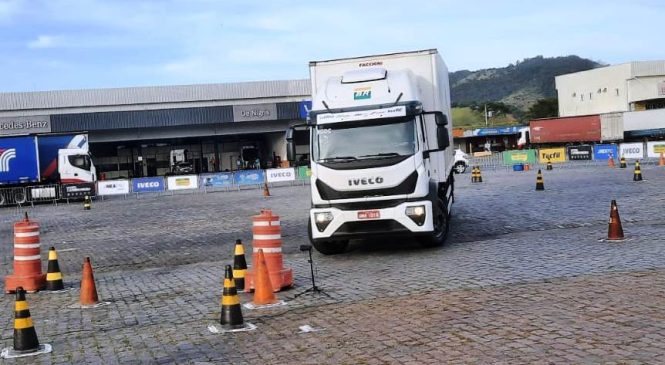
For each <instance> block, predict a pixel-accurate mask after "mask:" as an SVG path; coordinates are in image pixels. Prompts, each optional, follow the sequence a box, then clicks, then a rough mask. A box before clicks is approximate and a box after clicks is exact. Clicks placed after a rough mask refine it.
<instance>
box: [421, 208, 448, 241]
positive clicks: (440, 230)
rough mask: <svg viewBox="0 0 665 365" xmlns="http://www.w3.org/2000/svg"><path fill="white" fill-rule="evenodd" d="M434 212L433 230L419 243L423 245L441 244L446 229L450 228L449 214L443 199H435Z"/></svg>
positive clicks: (446, 233) (446, 235) (445, 236)
mask: <svg viewBox="0 0 665 365" xmlns="http://www.w3.org/2000/svg"><path fill="white" fill-rule="evenodd" d="M436 205H437V206H436V212H435V213H434V231H433V232H432V234H431V235H430V236H428V237H424V238H423V239H422V240H421V241H420V244H421V245H422V246H423V247H439V246H443V244H444V243H445V242H446V238H447V237H448V230H449V228H450V219H449V218H450V214H448V212H447V211H446V208H447V205H445V204H444V200H443V199H441V198H439V199H437V201H436Z"/></svg>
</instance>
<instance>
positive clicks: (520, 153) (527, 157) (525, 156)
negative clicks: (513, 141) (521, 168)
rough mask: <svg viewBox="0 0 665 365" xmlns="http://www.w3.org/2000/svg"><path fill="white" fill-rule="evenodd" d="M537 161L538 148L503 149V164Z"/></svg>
mask: <svg viewBox="0 0 665 365" xmlns="http://www.w3.org/2000/svg"><path fill="white" fill-rule="evenodd" d="M518 163H536V150H511V151H503V164H504V165H514V164H518Z"/></svg>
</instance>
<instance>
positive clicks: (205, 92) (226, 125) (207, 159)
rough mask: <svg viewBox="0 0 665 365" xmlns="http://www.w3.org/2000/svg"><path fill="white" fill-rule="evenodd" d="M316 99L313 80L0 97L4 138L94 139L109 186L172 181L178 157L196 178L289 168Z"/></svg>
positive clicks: (303, 153)
mask: <svg viewBox="0 0 665 365" xmlns="http://www.w3.org/2000/svg"><path fill="white" fill-rule="evenodd" d="M309 98H310V83H309V80H288V81H262V82H245V83H228V84H210V85H186V86H156V87H131V88H118V89H92V90H65V91H45V92H21V93H0V136H8V135H20V134H76V133H87V134H88V137H89V142H90V150H91V153H92V155H93V158H94V161H95V164H96V165H97V169H98V173H99V174H100V177H103V178H107V179H111V178H120V177H122V178H128V177H130V178H131V177H142V176H159V175H165V174H167V173H169V172H170V171H171V169H172V165H173V161H172V158H173V156H174V152H177V153H181V154H184V155H185V156H186V157H187V160H188V161H189V162H190V164H191V168H192V170H193V172H195V173H203V172H218V171H233V170H236V169H239V168H240V169H244V168H253V167H257V163H258V164H260V166H261V167H262V168H266V167H273V166H276V165H279V166H284V165H286V164H288V162H286V146H285V142H284V131H285V130H286V129H287V127H288V126H289V125H292V124H296V123H300V122H302V121H303V120H304V119H305V118H306V110H307V108H308V106H309V105H311V102H309ZM296 137H297V143H298V144H299V145H300V146H299V150H298V151H297V152H299V153H300V156H299V159H300V160H302V161H306V160H307V157H308V155H307V148H308V147H307V144H308V143H307V136H306V134H300V135H298V136H296Z"/></svg>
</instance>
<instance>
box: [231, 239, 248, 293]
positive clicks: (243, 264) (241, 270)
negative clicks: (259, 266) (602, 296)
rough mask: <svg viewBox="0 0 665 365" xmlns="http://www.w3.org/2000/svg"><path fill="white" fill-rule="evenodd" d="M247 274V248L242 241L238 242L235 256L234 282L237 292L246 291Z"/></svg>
mask: <svg viewBox="0 0 665 365" xmlns="http://www.w3.org/2000/svg"><path fill="white" fill-rule="evenodd" d="M246 273H247V261H246V260H245V248H244V247H243V245H242V241H241V240H236V245H235V252H234V254H233V280H234V281H235V284H236V289H237V290H245V274H246Z"/></svg>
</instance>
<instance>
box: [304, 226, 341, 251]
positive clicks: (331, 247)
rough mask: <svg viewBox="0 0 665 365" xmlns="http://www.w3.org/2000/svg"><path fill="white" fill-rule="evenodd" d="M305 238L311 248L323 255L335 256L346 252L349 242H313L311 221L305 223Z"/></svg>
mask: <svg viewBox="0 0 665 365" xmlns="http://www.w3.org/2000/svg"><path fill="white" fill-rule="evenodd" d="M307 236H308V237H309V242H311V243H312V246H314V248H315V249H316V250H317V251H319V252H320V253H322V254H324V255H337V254H340V253H343V252H344V251H346V248H347V247H348V246H349V240H343V241H333V240H329V241H328V240H314V239H313V238H312V221H311V220H310V221H309V222H308V223H307Z"/></svg>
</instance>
